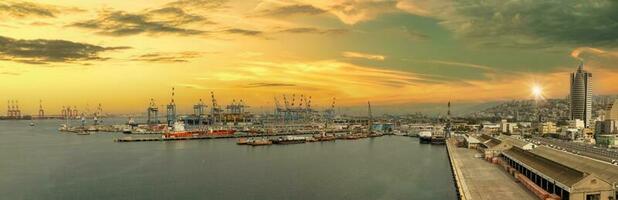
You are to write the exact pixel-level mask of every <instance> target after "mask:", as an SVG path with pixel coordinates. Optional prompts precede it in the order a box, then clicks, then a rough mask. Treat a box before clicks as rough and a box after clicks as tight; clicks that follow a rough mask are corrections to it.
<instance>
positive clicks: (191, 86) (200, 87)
mask: <svg viewBox="0 0 618 200" xmlns="http://www.w3.org/2000/svg"><path fill="white" fill-rule="evenodd" d="M175 86H176V87H184V88H188V89H196V90H205V89H206V88H205V87H203V86H201V85H197V84H189V83H178V84H175Z"/></svg>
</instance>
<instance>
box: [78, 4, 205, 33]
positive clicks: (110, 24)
mask: <svg viewBox="0 0 618 200" xmlns="http://www.w3.org/2000/svg"><path fill="white" fill-rule="evenodd" d="M191 24H214V22H211V21H209V20H208V19H206V18H205V17H203V16H201V15H194V14H189V13H186V12H185V11H184V10H182V9H180V8H175V7H165V8H159V9H155V10H148V11H145V12H140V13H129V12H124V11H113V10H103V11H100V12H99V15H98V17H97V18H95V19H90V20H85V21H80V22H76V23H73V24H71V25H70V26H73V27H78V28H83V29H90V30H94V31H96V33H98V34H101V35H108V36H129V35H136V34H141V33H146V34H153V35H156V34H177V35H199V34H204V33H206V31H203V30H199V29H195V28H189V27H187V26H188V25H191Z"/></svg>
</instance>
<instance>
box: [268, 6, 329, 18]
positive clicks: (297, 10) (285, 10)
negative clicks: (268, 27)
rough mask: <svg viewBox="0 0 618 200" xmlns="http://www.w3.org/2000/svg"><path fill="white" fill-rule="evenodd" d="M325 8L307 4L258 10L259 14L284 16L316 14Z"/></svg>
mask: <svg viewBox="0 0 618 200" xmlns="http://www.w3.org/2000/svg"><path fill="white" fill-rule="evenodd" d="M325 12H326V10H323V9H320V8H317V7H314V6H312V5H308V4H293V5H282V6H276V7H273V8H267V9H264V10H261V11H258V15H261V16H273V17H285V16H290V15H317V14H322V13H325Z"/></svg>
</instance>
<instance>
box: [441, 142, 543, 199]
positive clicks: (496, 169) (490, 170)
mask: <svg viewBox="0 0 618 200" xmlns="http://www.w3.org/2000/svg"><path fill="white" fill-rule="evenodd" d="M449 148H451V156H452V158H453V159H454V163H455V165H456V166H457V167H458V169H459V170H460V174H461V175H462V176H463V179H462V182H463V183H462V184H464V185H465V187H466V188H467V191H466V193H468V194H467V195H468V196H469V199H473V200H479V199H481V200H482V199H502V200H509V199H513V200H525V199H531V200H536V199H538V198H537V197H536V196H534V195H533V194H532V192H530V191H528V189H526V188H525V187H524V186H523V185H521V184H519V183H517V182H515V179H514V178H512V177H511V176H510V175H509V174H508V173H506V172H505V171H504V170H503V169H502V168H500V166H498V165H494V164H491V163H489V162H487V161H485V160H483V159H481V158H475V157H474V154H476V153H477V151H476V150H474V149H467V148H457V147H455V145H451V144H449ZM464 190H465V189H464Z"/></svg>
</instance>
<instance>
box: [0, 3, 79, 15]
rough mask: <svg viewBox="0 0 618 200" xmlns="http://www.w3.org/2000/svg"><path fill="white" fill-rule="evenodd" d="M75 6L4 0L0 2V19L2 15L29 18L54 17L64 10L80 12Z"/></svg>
mask: <svg viewBox="0 0 618 200" xmlns="http://www.w3.org/2000/svg"><path fill="white" fill-rule="evenodd" d="M81 11H83V10H81V9H77V8H69V7H62V6H54V5H47V4H39V3H32V2H27V1H13V0H4V1H2V2H0V19H1V18H3V17H13V18H30V17H50V18H53V17H56V15H58V14H61V13H64V12H81Z"/></svg>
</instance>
